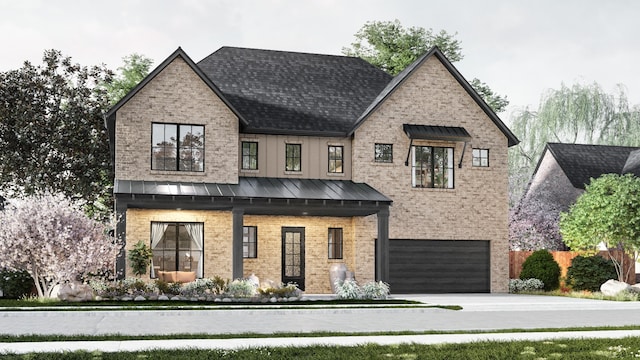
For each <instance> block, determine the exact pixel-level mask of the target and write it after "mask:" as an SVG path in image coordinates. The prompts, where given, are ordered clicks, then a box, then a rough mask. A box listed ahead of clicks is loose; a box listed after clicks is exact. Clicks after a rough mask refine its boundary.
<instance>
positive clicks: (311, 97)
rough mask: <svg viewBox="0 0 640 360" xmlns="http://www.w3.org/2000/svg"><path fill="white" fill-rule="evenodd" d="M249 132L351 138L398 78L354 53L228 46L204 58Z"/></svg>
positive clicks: (207, 69)
mask: <svg viewBox="0 0 640 360" xmlns="http://www.w3.org/2000/svg"><path fill="white" fill-rule="evenodd" d="M198 67H199V68H200V69H202V71H203V72H204V73H205V74H206V75H207V76H208V77H209V79H211V81H213V82H214V83H215V84H216V85H217V86H218V87H219V88H220V91H221V92H222V93H223V94H224V96H225V98H226V99H228V100H229V102H230V103H231V104H233V106H234V107H235V108H236V109H238V111H239V112H240V113H242V114H243V116H244V118H245V119H246V120H247V123H246V124H245V126H244V128H243V129H242V131H243V132H246V133H252V132H255V133H272V134H305V135H320V136H345V135H346V134H347V133H348V132H349V130H350V129H351V127H352V126H353V122H354V121H355V119H357V118H358V116H359V115H360V114H361V113H362V112H363V111H364V110H365V109H366V108H367V106H368V105H369V104H370V103H371V101H372V100H373V99H375V97H376V96H377V95H378V94H379V93H380V91H382V90H383V89H384V88H385V86H386V85H387V83H389V81H391V79H392V77H391V76H390V75H389V74H387V73H385V72H384V71H382V70H379V69H377V68H375V67H374V66H373V65H371V64H369V63H367V62H366V61H364V60H362V59H360V58H355V57H348V56H334V55H319V54H308V53H296V52H286V51H274V50H259V49H247V48H237V47H222V48H220V49H219V50H217V51H216V52H214V53H212V54H211V55H209V56H207V57H205V58H204V59H203V60H201V61H200V62H198Z"/></svg>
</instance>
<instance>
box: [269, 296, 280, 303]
mask: <svg viewBox="0 0 640 360" xmlns="http://www.w3.org/2000/svg"><path fill="white" fill-rule="evenodd" d="M269 301H270V302H272V303H276V302H278V298H276V297H275V296H274V297H272V298H271V299H269Z"/></svg>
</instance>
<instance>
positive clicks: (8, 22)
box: [0, 0, 640, 121]
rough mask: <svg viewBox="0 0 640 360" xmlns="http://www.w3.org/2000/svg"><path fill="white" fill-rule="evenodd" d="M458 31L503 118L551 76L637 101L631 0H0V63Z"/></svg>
mask: <svg viewBox="0 0 640 360" xmlns="http://www.w3.org/2000/svg"><path fill="white" fill-rule="evenodd" d="M394 19H398V20H400V22H401V23H402V24H403V25H404V26H405V27H410V26H417V27H424V28H433V29H434V30H436V31H438V30H440V29H444V30H446V31H448V32H450V33H455V32H457V33H458V35H457V38H458V39H459V40H460V41H461V42H462V49H463V51H462V52H463V54H464V56H465V58H464V60H462V61H461V62H458V63H456V64H455V65H456V67H457V68H458V70H460V72H461V73H462V74H463V75H464V76H465V77H466V78H467V79H468V80H471V79H473V78H474V77H477V78H479V79H480V80H482V81H484V82H486V83H487V84H488V85H489V86H490V87H491V88H492V89H493V90H494V91H495V92H497V93H499V94H501V95H506V96H507V97H508V99H509V100H510V102H511V106H510V107H509V110H508V111H507V112H505V113H502V114H500V115H501V117H502V118H503V120H505V121H508V120H509V117H510V114H511V113H512V112H513V111H514V110H517V109H521V108H523V107H525V106H530V107H532V108H533V109H535V108H537V105H538V103H539V101H540V96H541V94H542V93H543V92H545V91H546V90H547V89H550V88H559V87H560V84H561V83H562V82H564V83H565V84H568V85H571V84H573V83H575V82H581V83H592V82H597V83H599V84H600V85H601V86H602V87H603V88H604V90H606V91H607V92H613V90H614V87H615V86H616V84H624V85H625V86H626V88H627V94H628V96H629V99H630V102H631V103H632V104H640V1H636V0H562V1H560V0H528V1H521V0H504V1H500V0H480V1H476V0H447V1H431V0H353V1H349V0H244V1H243V0H211V1H205V0H202V1H197V0H148V1H146V0H109V1H104V2H98V1H85V0H59V1H50V0H0V33H1V34H2V36H1V37H0V48H2V49H3V50H2V52H1V55H0V71H7V70H11V69H17V68H19V67H21V66H22V63H23V61H25V60H29V61H31V62H34V63H37V64H40V63H41V58H42V53H43V51H44V50H45V49H58V50H61V51H62V52H63V53H64V54H65V55H68V56H71V57H72V58H73V60H74V61H75V62H78V63H80V64H82V65H94V64H100V63H104V64H106V65H107V66H108V67H109V68H111V69H113V70H116V69H117V68H118V66H120V65H122V57H124V56H126V55H128V54H131V53H139V54H142V55H145V56H147V57H149V58H151V59H153V60H154V63H155V64H156V65H157V64H159V63H160V62H162V60H164V59H165V58H166V57H167V56H169V55H170V54H171V53H172V52H173V51H174V50H175V49H176V48H177V47H179V46H181V47H182V48H183V49H184V50H185V51H186V52H187V54H189V56H191V58H192V59H193V60H194V61H196V62H197V61H199V60H201V59H202V58H204V57H205V56H207V55H208V54H210V53H212V52H213V51H215V50H217V49H218V48H219V47H221V46H238V47H252V48H262V49H273V50H286V51H302V52H312V53H322V54H336V55H339V54H341V50H342V48H343V47H345V46H348V45H349V44H350V43H351V42H352V41H353V40H354V37H353V35H354V34H355V33H356V32H357V31H358V29H359V28H360V27H362V25H363V24H364V23H366V22H367V21H373V20H380V21H387V20H394Z"/></svg>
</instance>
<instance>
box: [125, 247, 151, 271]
mask: <svg viewBox="0 0 640 360" xmlns="http://www.w3.org/2000/svg"><path fill="white" fill-rule="evenodd" d="M152 257H153V252H152V251H151V249H150V248H149V247H148V246H147V244H145V243H144V242H143V241H142V240H140V241H138V242H137V243H136V244H135V245H134V246H133V249H131V250H129V254H128V255H127V259H128V260H129V263H130V264H131V269H132V270H133V274H134V275H136V276H140V275H142V274H145V273H146V272H147V267H148V266H149V264H151V258H152Z"/></svg>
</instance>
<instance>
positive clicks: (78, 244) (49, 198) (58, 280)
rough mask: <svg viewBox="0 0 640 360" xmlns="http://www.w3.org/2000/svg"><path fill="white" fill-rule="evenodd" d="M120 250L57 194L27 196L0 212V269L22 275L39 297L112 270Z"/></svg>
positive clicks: (99, 227) (78, 207)
mask: <svg viewBox="0 0 640 360" xmlns="http://www.w3.org/2000/svg"><path fill="white" fill-rule="evenodd" d="M120 247H121V245H120V244H119V243H118V242H117V241H116V240H115V239H114V238H112V237H110V236H109V235H108V231H107V228H106V227H105V226H104V225H103V224H102V223H100V222H98V221H96V220H93V219H90V218H88V217H87V216H86V215H85V213H84V211H83V210H82V207H81V204H80V203H78V202H74V201H71V200H68V199H67V198H66V197H64V196H62V195H34V196H28V197H26V198H24V199H23V200H20V201H14V202H13V206H12V208H10V209H5V210H4V211H0V253H1V254H2V256H0V268H8V269H15V270H26V271H28V272H29V275H31V277H32V278H33V280H34V282H35V284H36V288H37V290H38V295H39V296H40V297H42V296H49V295H50V293H51V290H52V288H53V287H54V286H55V285H56V284H62V283H65V282H74V281H77V280H78V279H80V278H82V277H84V276H86V275H89V274H100V273H105V272H108V271H113V270H115V269H114V266H115V261H116V255H117V254H118V252H119V250H120Z"/></svg>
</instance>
